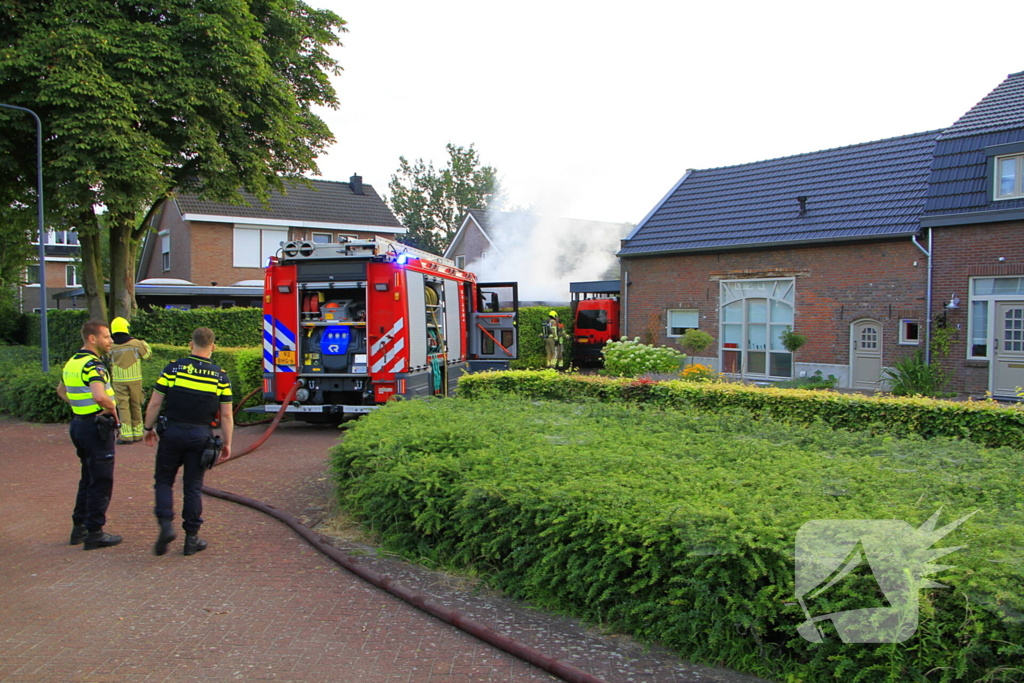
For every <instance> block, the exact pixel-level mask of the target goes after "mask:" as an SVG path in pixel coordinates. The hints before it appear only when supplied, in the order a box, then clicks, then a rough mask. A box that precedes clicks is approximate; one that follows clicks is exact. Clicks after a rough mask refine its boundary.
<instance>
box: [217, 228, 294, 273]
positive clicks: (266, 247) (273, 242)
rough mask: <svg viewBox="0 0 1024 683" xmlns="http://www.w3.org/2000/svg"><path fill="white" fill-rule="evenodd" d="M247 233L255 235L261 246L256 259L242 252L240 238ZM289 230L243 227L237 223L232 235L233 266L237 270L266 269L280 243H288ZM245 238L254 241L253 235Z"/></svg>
mask: <svg viewBox="0 0 1024 683" xmlns="http://www.w3.org/2000/svg"><path fill="white" fill-rule="evenodd" d="M243 231H244V232H245V233H255V237H256V241H257V243H258V244H259V247H258V251H257V252H256V258H255V259H254V258H252V254H251V253H249V252H248V251H246V252H242V251H240V246H241V245H240V243H239V238H240V237H242V236H243V235H242V233H243ZM288 232H289V229H288V228H268V227H267V226H265V225H243V224H241V223H236V224H235V225H234V229H233V231H232V234H231V265H232V266H233V267H235V268H266V267H267V262H268V260H269V259H270V257H271V256H273V255H274V254H275V253H276V251H277V249H278V247H277V243H278V242H287V241H288ZM245 237H247V238H249V239H252V238H253V235H252V234H248V235H245Z"/></svg>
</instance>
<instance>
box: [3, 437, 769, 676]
mask: <svg viewBox="0 0 1024 683" xmlns="http://www.w3.org/2000/svg"><path fill="white" fill-rule="evenodd" d="M262 429H263V427H253V428H247V429H240V430H239V431H238V433H237V437H236V442H237V444H238V445H239V446H240V447H245V446H246V445H248V444H250V443H252V442H253V441H255V440H256V438H258V436H259V435H260V434H261V433H262ZM338 436H339V432H338V430H337V429H335V428H333V427H316V426H311V425H304V424H295V423H285V424H284V425H282V426H281V428H280V429H279V430H278V432H277V433H276V434H274V436H273V437H271V440H270V441H269V442H268V443H267V444H266V445H264V446H263V447H262V448H261V449H259V450H258V451H256V452H255V453H253V454H252V455H250V456H246V457H244V458H241V459H239V460H236V461H232V462H229V463H226V464H225V465H223V466H221V467H218V468H216V469H214V470H213V471H212V472H210V473H209V474H208V475H207V478H206V483H207V484H209V485H210V486H212V487H215V488H219V489H223V490H226V491H231V492H233V493H238V494H241V495H244V496H248V497H250V498H255V499H258V500H261V501H263V502H265V503H269V504H271V505H274V506H276V507H278V508H280V509H283V510H287V511H289V512H291V513H292V514H294V515H295V516H297V517H299V518H300V519H302V520H303V522H304V523H306V524H307V525H308V526H314V525H316V523H317V522H318V521H319V520H320V519H322V518H323V516H324V515H325V514H326V510H325V505H326V502H327V501H328V500H329V498H330V488H331V484H330V481H329V480H328V475H327V473H326V468H325V464H326V454H327V450H328V449H329V447H330V446H331V445H332V444H333V443H334V442H335V441H336V440H337V438H338ZM0 443H3V444H4V445H5V448H4V450H3V452H2V453H0V577H2V578H3V581H2V583H0V682H8V681H10V682H12V683H13V682H22V681H32V682H34V683H35V682H38V683H50V682H53V683H58V682H59V683H65V682H70V681H82V682H89V683H100V682H117V683H121V682H130V683H135V682H137V681H145V682H146V683H149V682H154V683H156V682H160V683H171V682H177V681H182V682H185V681H189V682H191V681H200V682H202V681H211V682H212V681H225V680H237V681H278V682H282V683H287V682H290V681H293V682H296V683H297V682H300V681H301V682H304V683H319V682H320V681H323V682H325V683H326V682H327V681H330V682H331V683H336V682H337V681H344V682H345V683H363V682H366V683H377V682H378V681H379V682H387V683H392V682H397V681H409V682H416V683H420V682H427V683H477V682H486V681H514V682H519V681H556V680H558V679H556V678H554V677H552V676H550V675H549V674H547V673H545V672H543V671H541V670H539V669H536V668H534V667H532V666H530V665H528V664H526V663H524V662H522V661H520V660H518V659H515V658H513V657H512V656H510V655H507V654H505V653H504V652H501V651H500V650H496V649H494V648H492V647H490V646H488V645H486V644H484V643H482V642H480V641H478V640H476V639H475V638H473V637H471V636H468V635H466V634H464V633H462V632H461V631H458V630H457V629H455V628H453V627H450V626H448V625H446V624H444V623H442V622H440V621H437V620H436V619H434V618H432V617H430V616H428V615H426V614H424V613H423V612H420V611H419V610H417V609H415V608H413V607H411V606H409V605H406V604H405V603H403V602H401V601H400V600H398V599H397V598H393V597H391V596H390V595H388V594H387V593H385V592H383V591H381V590H378V589H376V588H374V587H372V586H370V585H369V584H366V583H364V582H363V581H362V580H360V579H358V578H356V577H355V576H353V575H351V574H349V573H348V572H346V571H344V570H342V569H339V568H337V567H336V566H335V565H334V564H333V563H332V562H330V561H329V560H327V558H325V557H323V556H322V555H321V554H320V553H318V552H317V551H315V550H314V549H312V548H311V547H310V546H309V545H307V544H306V543H305V542H304V541H302V540H301V539H300V538H299V537H298V536H297V535H296V534H295V533H294V532H292V531H291V530H290V529H288V528H287V527H286V526H284V525H283V524H281V523H280V522H278V521H277V520H275V519H272V518H270V517H267V516H265V515H263V514H262V513H259V512H257V511H255V510H250V509H249V508H246V507H243V506H239V505H235V504H232V503H228V502H225V501H221V500H218V499H216V498H211V497H208V496H207V497H204V513H203V516H204V518H205V519H206V524H205V525H204V526H203V531H202V537H203V538H205V539H207V540H208V541H209V542H210V548H209V549H208V550H207V551H205V552H203V553H200V554H198V555H195V556H193V557H188V558H186V557H183V556H182V555H181V546H182V538H183V534H182V532H181V531H180V528H179V538H178V540H177V541H175V542H174V543H173V544H172V545H171V547H170V549H169V551H168V553H167V555H165V556H163V557H155V556H153V555H152V545H153V542H154V541H155V539H156V532H157V527H156V522H155V520H154V519H153V516H152V505H153V493H152V481H153V479H152V467H153V455H154V450H153V449H151V448H149V447H147V446H144V445H143V444H135V445H132V446H122V447H119V449H118V454H117V466H116V473H115V483H114V498H113V502H112V503H111V506H110V510H109V512H108V524H107V531H110V532H111V533H116V534H121V535H123V536H124V538H125V541H124V543H122V544H121V545H119V546H117V547H115V548H105V549H99V550H94V551H89V552H85V551H83V550H82V547H81V546H76V547H71V546H68V545H67V538H68V534H69V532H70V529H71V520H70V514H71V507H72V505H73V502H74V492H75V487H76V484H77V480H78V461H77V459H76V458H75V456H74V452H73V450H72V447H71V443H70V440H69V439H68V436H67V428H66V426H64V425H32V424H26V423H22V422H18V421H15V420H11V419H6V418H0ZM176 488H177V490H176V491H175V506H176V509H177V510H178V511H180V506H181V490H180V489H181V485H180V477H179V482H178V486H177V487H176ZM179 524H180V520H177V519H176V520H175V526H176V527H178V526H179ZM336 545H337V544H336ZM339 547H341V546H339ZM372 550H373V549H372V548H371V549H367V548H360V547H354V548H352V549H351V551H353V552H356V553H358V554H360V555H363V557H362V558H361V559H360V561H361V562H364V563H366V564H368V565H369V566H370V567H371V568H372V569H374V570H376V571H378V572H381V573H384V574H386V575H388V576H392V577H394V578H396V579H397V580H398V581H400V582H402V583H403V584H405V585H407V586H409V587H410V588H413V589H415V590H419V591H422V592H425V593H427V594H429V595H431V597H432V598H434V599H435V600H439V601H441V602H442V603H443V604H446V605H447V606H449V607H451V608H454V609H458V610H460V611H463V613H465V614H466V615H467V616H469V617H470V618H475V619H477V620H479V621H481V623H484V624H486V625H489V626H491V627H492V628H497V629H498V630H500V631H502V632H505V633H507V634H509V635H512V636H513V637H516V638H519V639H521V640H523V641H524V642H527V643H528V644H530V645H532V646H534V647H536V648H538V649H540V650H541V651H543V652H545V653H546V654H549V655H551V656H554V657H558V658H561V659H563V661H566V662H569V663H572V664H574V665H576V666H578V667H580V668H583V669H585V670H588V671H592V672H593V673H594V674H595V675H598V676H603V677H605V678H606V680H608V681H609V683H626V682H635V683H758V681H759V679H756V678H753V677H749V676H744V675H741V674H737V673H735V672H731V671H725V670H721V669H713V668H709V667H702V666H698V665H693V664H689V663H687V662H683V661H681V660H679V659H678V658H676V657H674V656H672V655H671V653H667V652H664V651H660V650H658V649H657V648H655V649H653V650H648V649H646V648H643V647H642V646H640V645H638V644H636V643H634V642H632V641H630V640H629V639H625V638H621V637H607V636H604V635H602V634H600V633H596V632H594V631H592V630H588V629H586V627H585V626H582V625H580V624H579V623H578V622H575V621H573V620H571V619H568V618H565V617H558V616H552V615H546V614H544V613H543V612H538V611H536V610H532V609H529V608H528V607H525V606H523V605H521V604H520V603H516V602H515V601H510V600H506V599H504V598H501V597H500V596H487V595H481V594H478V593H477V592H472V593H467V592H465V591H458V590H449V588H448V587H447V586H446V585H445V584H447V583H448V581H446V580H445V579H446V577H444V576H441V578H440V580H439V579H438V575H436V574H433V573H431V572H428V571H426V570H423V569H422V568H419V567H416V566H414V565H406V564H405V563H401V562H398V561H395V560H389V559H387V558H386V557H377V556H374V553H373V552H372ZM439 584H440V585H439Z"/></svg>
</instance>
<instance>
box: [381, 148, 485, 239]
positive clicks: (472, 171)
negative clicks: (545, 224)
mask: <svg viewBox="0 0 1024 683" xmlns="http://www.w3.org/2000/svg"><path fill="white" fill-rule="evenodd" d="M446 149H447V150H448V165H447V166H446V167H445V168H444V169H441V170H435V169H434V164H433V162H429V163H427V162H424V161H423V159H417V160H416V162H415V163H412V164H410V163H409V161H408V160H407V159H406V158H405V157H399V158H398V164H399V165H398V172H397V173H395V174H394V175H393V176H391V182H390V183H388V189H389V190H390V191H391V197H390V198H389V200H388V203H389V204H390V205H391V210H392V211H394V212H395V215H396V216H398V220H400V221H401V222H402V225H404V226H405V227H406V228H408V229H409V232H408V233H406V235H405V236H404V237H403V238H402V241H403V242H405V243H406V244H411V245H413V246H415V247H418V248H420V249H426V250H427V251H430V252H433V253H435V254H440V253H442V252H443V251H444V250H445V249H447V248H448V245H449V244H450V243H451V241H452V238H453V237H455V233H456V232H457V231H458V229H459V221H460V219H461V218H462V216H463V215H464V214H465V213H466V211H468V210H469V209H500V208H501V205H502V204H503V203H504V200H505V195H504V192H503V191H502V189H501V183H500V182H499V180H498V172H497V171H496V170H494V167H493V166H481V165H480V155H479V153H478V152H477V151H476V149H474V147H473V145H470V146H469V147H461V146H458V145H453V144H452V143H448V145H446Z"/></svg>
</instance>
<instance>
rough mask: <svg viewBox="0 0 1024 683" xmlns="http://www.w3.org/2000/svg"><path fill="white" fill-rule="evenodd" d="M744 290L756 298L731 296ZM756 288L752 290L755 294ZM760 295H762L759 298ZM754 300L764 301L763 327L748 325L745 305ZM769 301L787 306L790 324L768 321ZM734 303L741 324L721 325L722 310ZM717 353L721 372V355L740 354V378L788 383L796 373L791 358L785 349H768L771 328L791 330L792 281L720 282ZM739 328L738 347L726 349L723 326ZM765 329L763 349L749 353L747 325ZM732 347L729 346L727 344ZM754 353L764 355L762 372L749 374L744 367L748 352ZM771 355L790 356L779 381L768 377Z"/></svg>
mask: <svg viewBox="0 0 1024 683" xmlns="http://www.w3.org/2000/svg"><path fill="white" fill-rule="evenodd" d="M748 286H749V287H750V288H751V289H752V290H754V291H756V292H757V295H756V296H747V295H744V296H739V297H737V296H733V295H732V291H731V290H735V289H737V288H738V289H740V290H741V291H744V294H745V293H746V292H745V290H746V289H747V288H748ZM755 288H756V290H755ZM762 292H763V295H762V294H761V293H762ZM754 299H765V300H766V306H767V311H766V316H765V322H764V323H751V322H750V321H749V319H748V310H749V305H748V303H747V302H748V301H750V300H754ZM772 301H781V302H783V303H784V304H786V305H788V306H790V308H791V309H792V318H793V319H792V320H791V321H789V322H774V321H773V320H772V304H771V302H772ZM736 302H742V311H743V312H742V320H741V321H740V322H739V323H737V322H729V323H726V322H725V307H726V306H727V305H730V304H734V303H736ZM718 311H719V315H718V327H719V330H718V353H719V357H718V358H719V367H721V368H725V352H727V351H739V352H740V368H739V370H740V371H739V372H738V373H734V374H737V375H739V376H740V377H750V378H756V379H765V380H769V379H772V380H776V379H780V380H781V379H792V378H793V374H794V373H795V371H796V366H795V362H794V360H793V354H791V353H789V352H788V351H786V350H785V349H773V348H772V347H771V346H772V338H773V336H772V332H773V329H772V328H773V327H782V326H783V325H785V326H787V327H789V328H792V327H793V323H794V322H795V320H796V278H791V277H789V278H786V277H782V278H774V277H773V278H749V279H742V280H739V279H738V280H722V281H721V282H720V283H719V300H718ZM737 324H738V325H740V340H741V344H740V346H730V347H727V346H726V343H727V342H726V341H725V340H726V329H725V328H726V325H737ZM751 324H753V325H761V324H763V325H765V335H766V338H765V344H764V348H760V349H750V348H748V342H749V340H750V333H749V330H748V327H749V325H751ZM729 343H733V342H729ZM751 351H755V352H758V353H761V352H763V353H764V354H765V359H764V372H763V373H760V372H751V371H750V370H748V367H749V366H748V363H749V360H750V352H751ZM772 354H788V355H789V356H790V375H789V376H788V377H783V376H780V375H772V374H771V368H772V363H771V356H772Z"/></svg>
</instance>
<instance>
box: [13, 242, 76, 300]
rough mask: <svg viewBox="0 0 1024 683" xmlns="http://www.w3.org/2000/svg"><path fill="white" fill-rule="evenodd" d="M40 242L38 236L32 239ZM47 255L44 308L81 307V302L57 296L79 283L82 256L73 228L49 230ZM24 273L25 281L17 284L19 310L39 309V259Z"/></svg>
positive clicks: (46, 244)
mask: <svg viewBox="0 0 1024 683" xmlns="http://www.w3.org/2000/svg"><path fill="white" fill-rule="evenodd" d="M33 243H34V244H37V245H38V244H39V240H38V238H36V239H35V240H34V241H33ZM43 249H44V252H45V258H46V299H47V304H46V307H47V308H81V307H82V306H84V301H72V300H65V299H61V298H58V295H59V294H62V293H63V292H65V291H67V290H69V289H74V288H76V287H79V286H80V285H81V267H80V265H79V264H80V262H81V257H80V255H79V251H80V250H81V247H80V246H79V244H78V235H77V234H76V233H75V232H74V231H73V230H50V231H49V232H47V233H46V243H45V244H44V245H43ZM35 261H36V263H35V265H30V266H28V268H27V269H26V272H25V284H24V285H21V286H20V287H19V295H20V297H21V310H22V311H25V312H29V313H31V312H36V313H38V312H39V306H40V300H41V298H42V297H41V296H40V292H39V260H38V258H36V259H35Z"/></svg>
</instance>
